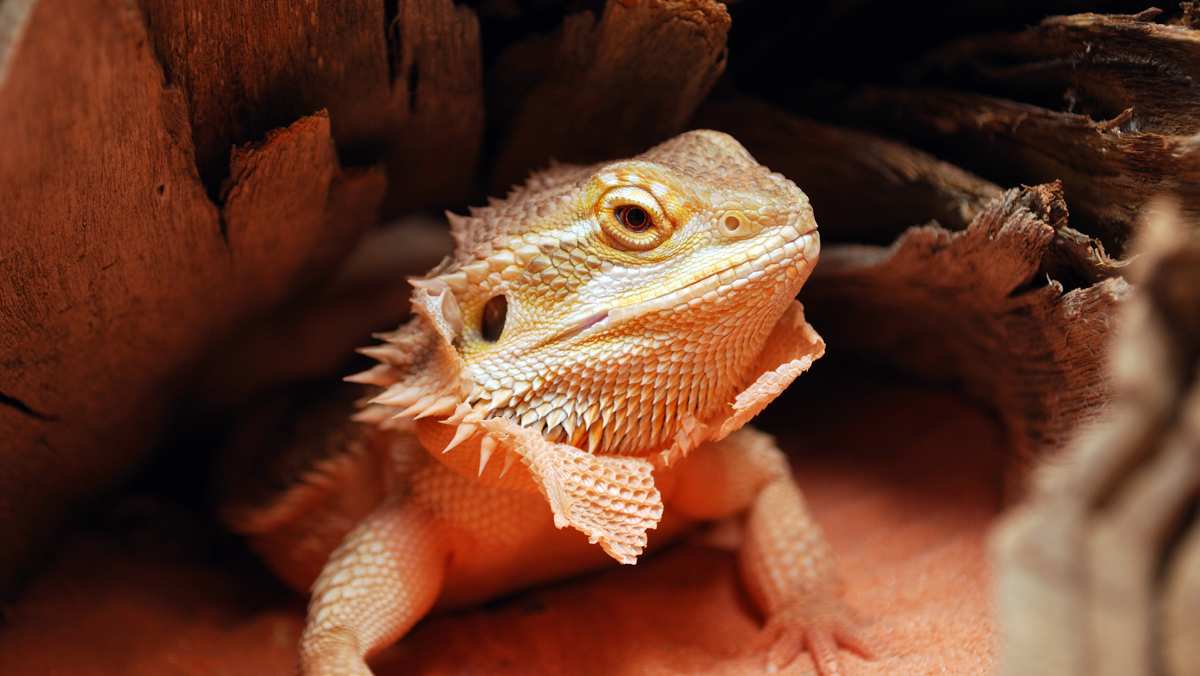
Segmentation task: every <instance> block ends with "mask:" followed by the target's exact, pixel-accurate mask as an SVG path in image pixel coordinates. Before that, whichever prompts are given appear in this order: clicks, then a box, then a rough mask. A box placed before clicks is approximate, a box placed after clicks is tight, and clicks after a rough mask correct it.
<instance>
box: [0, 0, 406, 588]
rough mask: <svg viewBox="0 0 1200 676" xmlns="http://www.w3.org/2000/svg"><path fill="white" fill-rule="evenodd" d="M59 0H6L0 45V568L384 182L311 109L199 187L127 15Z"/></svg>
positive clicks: (150, 57)
mask: <svg viewBox="0 0 1200 676" xmlns="http://www.w3.org/2000/svg"><path fill="white" fill-rule="evenodd" d="M58 4H61V3H54V2H43V3H37V4H36V5H34V4H33V3H18V4H17V5H16V6H12V5H10V6H8V7H6V11H7V12H8V14H6V16H5V18H6V19H7V20H8V21H12V22H14V23H13V24H10V25H15V26H16V27H17V28H16V30H10V31H7V35H8V36H10V39H11V40H12V41H11V42H9V43H8V44H7V45H5V47H4V49H2V50H0V54H2V55H3V57H4V69H3V70H4V73H5V74H4V82H3V95H2V96H0V116H2V117H3V119H4V120H5V124H4V125H2V126H0V147H3V148H4V152H3V153H0V194H3V195H4V200H5V204H4V209H5V215H4V220H3V234H0V240H3V241H4V255H3V256H2V257H0V269H2V272H0V306H2V307H3V308H4V312H3V313H2V314H0V346H2V347H0V349H2V350H3V354H4V363H3V366H2V368H0V373H2V376H0V392H2V393H3V395H2V398H0V401H2V402H3V403H4V405H3V406H0V438H3V439H5V444H4V453H3V463H2V469H0V539H2V540H3V541H4V542H5V543H6V545H7V546H6V547H4V548H3V550H2V551H0V580H3V579H11V576H12V574H13V573H14V571H15V566H16V565H17V562H18V561H20V560H21V559H22V558H23V556H24V554H25V553H26V550H25V547H24V546H22V545H23V544H24V543H29V542H33V541H37V540H41V539H42V538H44V537H46V536H48V535H49V534H51V533H52V527H51V526H52V524H54V523H55V522H56V521H57V520H58V519H60V518H62V517H63V516H64V515H65V513H66V511H67V509H68V508H69V506H70V505H71V504H72V503H73V502H74V501H75V500H77V499H79V498H81V497H83V496H85V495H87V494H88V493H90V492H91V491H93V490H95V489H96V488H97V487H100V486H105V485H109V484H110V482H111V481H113V480H114V479H115V478H116V477H118V476H120V475H121V474H122V473H123V472H124V471H126V470H127V468H129V467H130V466H131V464H132V463H134V462H135V461H136V460H137V458H139V456H140V455H141V453H142V451H143V450H144V449H145V448H146V447H147V446H148V444H149V443H151V442H152V441H153V440H154V439H155V438H156V436H157V434H158V433H159V432H160V430H161V425H162V423H163V421H164V420H165V419H166V416H167V414H168V413H169V406H170V402H171V399H172V397H173V396H174V394H173V393H174V392H176V391H177V390H178V385H179V379H180V378H182V377H184V376H186V369H187V366H188V365H189V364H190V363H191V362H193V361H194V360H196V359H197V358H199V357H200V355H201V354H202V353H203V351H204V349H205V348H206V346H207V344H208V343H209V342H210V341H211V340H212V339H213V338H215V337H216V336H219V335H221V334H222V333H224V332H226V331H228V330H229V329H230V328H231V327H232V326H233V325H234V324H236V323H237V322H239V321H241V320H242V319H243V318H245V317H248V316H251V315H253V314H255V313H259V312H262V311H264V310H265V309H267V308H269V307H270V306H272V305H274V304H276V303H278V302H279V301H280V300H282V298H283V297H284V296H285V295H286V294H287V293H288V292H289V291H290V290H292V289H294V288H296V287H298V286H300V285H303V284H306V283H311V282H312V281H314V280H315V279H316V278H317V277H319V275H320V274H321V273H322V271H323V269H325V268H327V267H328V263H329V262H330V260H331V259H332V258H335V257H336V255H337V250H338V249H345V248H346V247H347V245H348V244H349V243H351V242H352V241H353V238H354V235H355V233H356V232H358V231H360V230H361V229H362V228H363V227H364V226H366V225H367V224H368V223H369V222H371V221H372V220H374V218H375V214H374V211H375V208H374V206H373V205H378V203H379V200H380V199H381V198H382V195H383V190H384V187H385V186H384V181H383V178H382V175H381V174H379V173H377V172H374V171H369V170H368V171H346V170H343V169H341V168H340V166H339V164H338V160H337V154H336V152H335V150H334V146H333V141H332V139H331V137H330V128H329V119H328V117H327V115H326V114H325V113H323V112H320V113H318V114H316V115H313V116H310V117H306V118H303V119H301V120H299V121H297V122H296V123H294V124H292V125H291V126H289V127H288V128H286V129H284V130H281V131H280V132H278V133H275V134H272V135H269V136H268V137H267V138H266V139H265V140H263V141H262V142H261V143H260V144H258V145H256V146H253V147H245V148H241V149H239V150H237V151H235V153H234V157H233V159H232V161H231V167H232V174H231V179H230V182H229V183H228V184H227V186H226V189H225V191H224V195H225V203H224V205H223V206H218V205H215V204H213V202H212V201H210V200H209V198H208V196H207V195H206V194H205V190H204V186H203V184H202V183H201V181H200V180H199V176H198V174H197V171H196V165H195V163H194V159H193V152H194V151H193V146H192V141H191V133H190V129H189V124H188V112H187V106H186V103H185V100H184V97H183V96H182V95H181V94H180V92H179V91H178V90H177V89H174V88H171V87H165V86H164V84H163V74H162V71H161V70H160V69H159V67H158V65H157V63H156V61H155V58H154V54H153V52H152V50H151V47H150V42H149V40H148V38H147V35H146V32H145V27H144V24H143V23H142V20H141V17H140V16H139V15H138V13H137V12H136V11H135V10H132V9H130V8H129V7H128V6H126V5H122V4H120V3H109V2H102V1H99V0H96V1H91V2H81V3H67V4H70V7H69V8H68V7H67V6H65V4H64V5H63V6H61V7H60V6H57V5H58ZM80 17H82V18H80ZM81 21H82V23H80V22H81ZM82 25H86V26H88V27H89V28H88V30H77V29H78V28H79V27H80V26H82ZM64 91H70V92H73V93H74V95H73V97H72V98H71V99H70V100H69V101H64V100H63V96H62V92H64ZM351 205H352V206H351ZM67 261H69V262H70V263H69V264H66V262H67Z"/></svg>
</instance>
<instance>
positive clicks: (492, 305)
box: [479, 296, 508, 343]
mask: <svg viewBox="0 0 1200 676" xmlns="http://www.w3.org/2000/svg"><path fill="white" fill-rule="evenodd" d="M507 318H508V298H506V297H504V296H495V297H494V298H492V299H491V300H489V301H488V302H487V304H486V305H484V306H483V319H481V320H480V322H479V333H480V334H482V335H483V339H484V340H486V341H487V342H489V343H494V342H496V341H497V340H500V334H501V333H503V332H504V320H505V319H507Z"/></svg>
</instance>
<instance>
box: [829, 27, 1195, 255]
mask: <svg viewBox="0 0 1200 676" xmlns="http://www.w3.org/2000/svg"><path fill="white" fill-rule="evenodd" d="M1198 64H1200V32H1197V31H1195V30H1192V29H1188V28H1184V27H1181V26H1164V25H1158V24H1154V23H1150V22H1149V21H1148V20H1147V17H1146V16H1145V15H1139V16H1137V17H1124V16H1102V15H1095V14H1084V15H1077V16H1071V17H1058V18H1053V19H1049V20H1047V21H1046V22H1044V23H1043V24H1042V25H1040V26H1038V27H1036V28H1033V29H1030V30H1029V31H1026V32H1024V33H1019V34H1016V35H1006V36H999V37H985V38H970V39H967V40H963V41H961V42H958V43H956V44H954V45H952V46H951V47H948V48H946V49H944V50H942V51H940V52H937V53H935V54H934V55H933V56H931V57H930V58H929V59H927V60H926V62H925V63H924V64H923V66H922V67H921V68H920V69H918V70H917V71H916V76H917V80H918V82H919V83H921V84H922V85H923V88H916V87H906V88H874V89H867V90H864V91H863V92H862V93H861V94H859V95H857V96H855V97H854V98H853V99H852V101H851V102H850V104H849V111H850V113H851V115H853V116H854V117H855V118H856V119H858V120H860V121H864V122H867V123H869V124H871V125H874V126H878V127H880V128H882V129H885V130H888V131H889V132H891V133H895V134H898V135H900V136H902V137H905V138H909V139H912V140H914V141H915V142H917V143H918V144H919V145H922V146H923V147H925V148H927V149H931V150H933V151H935V152H936V153H938V154H939V156H944V157H946V158H948V159H951V160H953V161H956V162H958V163H960V164H962V165H963V166H965V167H968V168H971V169H973V170H975V171H977V172H979V173H980V174H982V175H984V176H987V177H989V178H993V179H995V180H999V181H1001V182H1004V183H1020V182H1023V183H1030V182H1035V181H1036V182H1043V181H1051V180H1062V182H1063V184H1064V186H1065V188H1066V196H1067V201H1068V203H1069V204H1070V206H1071V209H1072V212H1073V214H1074V215H1075V227H1077V228H1079V229H1080V230H1082V231H1083V232H1085V233H1087V234H1090V235H1093V236H1097V237H1100V238H1101V239H1102V240H1103V241H1104V243H1105V244H1106V245H1107V246H1108V247H1109V249H1110V250H1111V251H1114V252H1116V253H1118V254H1119V253H1120V252H1121V251H1122V249H1123V246H1124V244H1125V242H1126V241H1127V240H1128V239H1129V237H1130V235H1131V232H1132V229H1133V226H1134V224H1135V222H1136V220H1137V214H1138V212H1139V210H1140V208H1141V206H1142V205H1143V204H1145V203H1146V201H1147V200H1148V199H1150V198H1151V197H1152V196H1153V195H1156V194H1159V193H1161V192H1175V193H1177V194H1178V195H1179V196H1180V198H1181V200H1182V204H1183V207H1184V209H1185V211H1188V212H1190V213H1192V214H1197V213H1200V149H1198V148H1197V146H1196V144H1195V142H1194V140H1193V139H1192V135H1193V134H1194V133H1195V132H1196V131H1197V130H1200V121H1198V119H1197V117H1196V116H1195V114H1194V111H1195V109H1196V105H1197V102H1200V65H1198ZM953 86H965V87H970V88H972V89H976V90H978V89H983V91H984V92H985V93H968V92H963V91H951V90H949V89H947V87H953ZM996 94H999V95H1002V96H1008V97H1011V98H1010V99H1006V98H998V97H997V96H995V95H996ZM1044 106H1046V107H1044Z"/></svg>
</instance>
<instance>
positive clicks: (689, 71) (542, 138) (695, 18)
mask: <svg viewBox="0 0 1200 676" xmlns="http://www.w3.org/2000/svg"><path fill="white" fill-rule="evenodd" d="M728 32H729V14H728V13H727V12H726V10H725V7H724V5H722V4H720V3H718V2H715V1H713V0H702V1H700V2H692V1H685V0H645V1H643V2H618V1H616V0H614V1H612V2H608V3H606V4H605V6H604V12H603V14H602V15H601V16H600V17H599V19H597V18H595V17H594V16H593V15H592V14H591V13H590V12H581V13H579V14H573V15H570V16H568V17H567V18H566V20H565V21H564V22H563V25H562V27H561V28H560V29H559V31H558V32H557V33H556V34H555V35H553V36H551V37H549V38H535V39H532V40H529V41H526V42H523V43H519V44H517V45H515V46H513V47H512V48H510V49H509V51H508V52H507V53H506V54H505V55H503V56H502V57H501V60H500V63H499V64H497V66H496V69H495V71H494V72H493V73H492V74H491V76H490V78H489V79H490V80H491V91H492V92H493V93H494V94H495V96H496V97H497V98H500V99H503V100H504V102H503V103H501V104H499V105H496V106H494V109H495V110H497V111H498V112H500V113H501V114H502V115H505V113H507V115H505V117H506V119H504V120H502V121H501V125H502V126H503V128H504V130H505V133H504V134H503V141H502V143H501V147H500V150H499V154H498V157H497V160H496V164H495V168H494V170H493V173H492V186H493V188H494V189H496V190H500V191H503V190H505V189H507V188H508V187H509V186H511V185H513V184H515V183H517V182H518V181H521V180H523V179H524V178H525V176H526V175H527V174H528V173H529V171H530V170H531V169H537V168H540V167H542V166H543V165H545V164H546V163H547V162H548V161H549V160H550V159H556V160H559V161H563V162H597V161H600V160H605V159H610V158H613V157H626V156H629V155H633V154H636V153H639V152H641V151H642V150H644V149H645V148H646V147H647V146H649V145H652V144H654V143H657V142H659V141H662V140H665V139H666V138H667V137H669V136H671V135H672V134H675V133H678V132H679V131H682V130H683V128H684V125H685V124H686V123H687V121H688V119H690V118H691V116H692V113H693V112H695V110H696V106H698V105H699V104H700V102H701V100H703V99H704V97H705V96H706V95H707V94H708V91H709V89H711V88H712V86H713V84H714V83H715V82H716V80H717V77H718V76H720V75H721V73H722V72H723V71H724V69H725V37H726V34H727V33H728Z"/></svg>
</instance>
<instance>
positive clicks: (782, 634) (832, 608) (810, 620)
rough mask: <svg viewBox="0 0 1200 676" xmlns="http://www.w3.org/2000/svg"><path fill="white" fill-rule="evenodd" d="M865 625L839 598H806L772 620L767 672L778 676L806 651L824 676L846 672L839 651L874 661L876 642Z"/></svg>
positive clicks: (765, 636)
mask: <svg viewBox="0 0 1200 676" xmlns="http://www.w3.org/2000/svg"><path fill="white" fill-rule="evenodd" d="M862 625H863V622H862V620H861V619H860V618H859V617H858V614H857V613H855V612H854V611H853V610H852V609H851V608H850V607H849V606H847V605H846V604H845V603H843V602H842V601H841V600H839V599H836V598H818V599H811V598H806V599H804V600H802V601H797V602H794V603H792V604H789V605H787V606H785V607H783V608H780V609H779V610H777V611H776V612H775V613H774V614H772V615H771V617H770V618H768V620H767V626H766V627H765V628H764V629H763V633H762V639H761V643H762V647H763V648H765V649H766V650H767V672H768V673H777V672H778V671H779V670H781V669H783V668H785V667H787V666H788V665H790V664H791V663H792V662H794V661H795V660H796V658H797V657H799V656H800V653H801V651H802V650H803V649H804V648H807V649H808V652H809V654H810V655H812V660H813V664H814V665H816V668H817V673H818V674H821V676H839V675H840V674H841V673H842V670H841V665H840V663H839V660H838V648H845V649H848V650H850V651H851V652H854V653H857V654H858V655H859V656H861V657H863V658H865V659H869V660H870V659H874V658H875V654H876V653H875V650H874V648H873V647H872V643H873V642H872V641H871V640H869V639H868V638H867V637H866V635H865V634H864V632H863V629H862Z"/></svg>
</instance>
